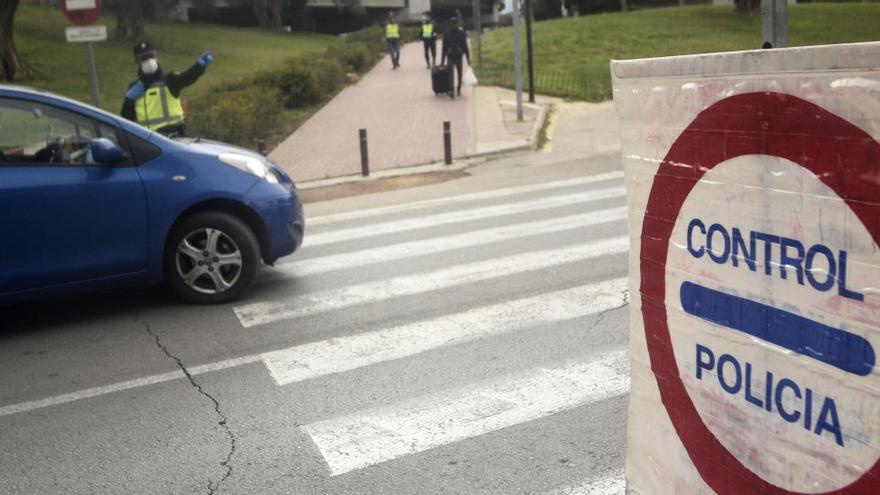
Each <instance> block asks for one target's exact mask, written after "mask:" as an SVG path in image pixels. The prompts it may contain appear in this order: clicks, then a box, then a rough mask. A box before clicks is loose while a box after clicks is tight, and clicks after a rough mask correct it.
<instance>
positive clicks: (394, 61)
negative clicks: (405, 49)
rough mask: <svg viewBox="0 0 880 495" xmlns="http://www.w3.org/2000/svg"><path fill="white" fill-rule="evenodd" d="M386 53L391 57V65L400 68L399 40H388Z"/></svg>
mask: <svg viewBox="0 0 880 495" xmlns="http://www.w3.org/2000/svg"><path fill="white" fill-rule="evenodd" d="M388 53H389V54H390V55H391V65H392V66H393V67H400V39H399V38H388Z"/></svg>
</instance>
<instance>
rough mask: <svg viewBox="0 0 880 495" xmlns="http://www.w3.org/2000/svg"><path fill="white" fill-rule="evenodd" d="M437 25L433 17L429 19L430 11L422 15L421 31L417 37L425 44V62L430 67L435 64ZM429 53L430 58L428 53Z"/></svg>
mask: <svg viewBox="0 0 880 495" xmlns="http://www.w3.org/2000/svg"><path fill="white" fill-rule="evenodd" d="M436 32H437V26H436V24H434V19H431V13H430V12H425V15H423V16H422V32H421V34H420V35H419V37H420V38H421V39H422V43H423V44H424V45H425V64H427V65H428V68H429V69H430V68H431V67H433V66H434V65H436V64H437V35H436ZM429 53H430V58H429V57H428V54H429Z"/></svg>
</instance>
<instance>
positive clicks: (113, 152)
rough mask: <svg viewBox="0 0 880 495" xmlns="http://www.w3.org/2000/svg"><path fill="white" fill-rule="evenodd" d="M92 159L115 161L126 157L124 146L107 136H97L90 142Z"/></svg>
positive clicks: (108, 162) (104, 161) (101, 161)
mask: <svg viewBox="0 0 880 495" xmlns="http://www.w3.org/2000/svg"><path fill="white" fill-rule="evenodd" d="M89 151H91V152H92V159H93V160H95V161H96V162H97V163H106V164H110V163H114V162H118V161H119V160H122V159H123V158H125V152H123V151H122V148H121V147H120V146H119V145H118V144H116V143H114V142H113V141H111V140H109V139H107V138H96V139H93V140H92V142H91V143H89Z"/></svg>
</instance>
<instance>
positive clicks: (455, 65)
mask: <svg viewBox="0 0 880 495" xmlns="http://www.w3.org/2000/svg"><path fill="white" fill-rule="evenodd" d="M461 59H462V58H461V57H453V56H450V57H449V91H452V88H453V87H456V88H457V92H458V94H461V77H462V65H461ZM456 72H458V86H455V73H456Z"/></svg>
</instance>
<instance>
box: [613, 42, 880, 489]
mask: <svg viewBox="0 0 880 495" xmlns="http://www.w3.org/2000/svg"><path fill="white" fill-rule="evenodd" d="M878 61H880V43H870V44H854V45H833V46H832V45H829V46H823V47H804V48H795V49H781V50H756V51H750V52H739V53H737V52H734V53H723V54H703V55H696V56H685V57H669V58H664V59H649V60H634V61H620V62H613V63H612V75H613V79H614V95H615V105H616V107H617V108H616V109H617V114H618V115H619V117H620V120H621V132H622V142H623V150H622V155H623V162H624V168H625V170H626V175H627V187H628V201H629V209H630V216H631V221H630V236H631V249H632V256H631V263H630V266H631V270H630V277H631V278H630V290H631V293H632V294H635V295H636V300H635V301H634V304H633V308H632V310H633V317H632V319H631V322H632V324H631V336H630V342H631V356H632V365H631V373H632V393H631V395H630V417H629V426H628V428H629V438H628V442H627V443H628V449H629V452H628V457H629V459H628V461H627V478H628V479H627V486H628V489H630V490H632V491H633V492H636V493H641V492H652V493H683V492H688V493H704V492H710V491H714V492H717V493H719V494H741V493H763V494H773V495H776V494H780V495H781V494H789V493H815V494H819V493H822V494H844V493H853V494H856V493H865V494H867V493H880V416H878V415H877V411H878V410H880V368H878V361H877V359H878V356H877V352H878V350H880V290H878V288H880V214H878V212H880V180H878V175H877V160H876V157H877V156H880V142H878V141H877V137H878V136H880V124H878V122H877V121H876V119H875V116H876V115H877V113H878V112H880V102H878V101H876V99H871V98H868V97H867V94H869V92H870V91H871V90H870V89H867V88H871V87H873V86H874V85H878V84H880V76H878V75H877V74H875V73H874V72H873V70H872V68H873V67H875V66H876V64H877V62H878ZM744 76H747V77H744Z"/></svg>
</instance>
